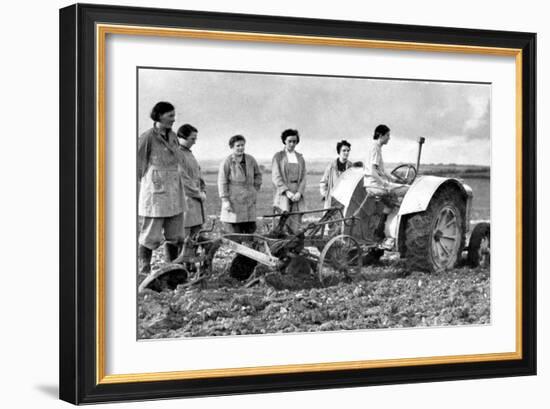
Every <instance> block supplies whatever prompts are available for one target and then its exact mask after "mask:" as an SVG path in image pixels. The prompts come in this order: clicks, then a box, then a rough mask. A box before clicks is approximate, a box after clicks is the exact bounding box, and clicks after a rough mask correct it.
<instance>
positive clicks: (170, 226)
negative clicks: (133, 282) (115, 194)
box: [137, 102, 389, 274]
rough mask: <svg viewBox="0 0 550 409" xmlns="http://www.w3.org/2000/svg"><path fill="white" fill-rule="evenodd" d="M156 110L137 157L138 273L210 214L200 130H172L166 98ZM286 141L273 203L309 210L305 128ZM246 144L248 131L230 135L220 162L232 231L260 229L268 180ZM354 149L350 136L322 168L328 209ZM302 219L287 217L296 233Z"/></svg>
mask: <svg viewBox="0 0 550 409" xmlns="http://www.w3.org/2000/svg"><path fill="white" fill-rule="evenodd" d="M150 116H151V119H152V120H153V127H152V128H151V129H149V130H148V131H146V132H145V133H144V134H143V135H141V136H140V138H139V140H138V155H137V159H138V181H139V205H138V214H139V216H140V232H139V247H138V261H139V271H140V274H148V273H149V272H150V262H151V255H152V251H153V250H154V249H156V248H157V247H159V246H160V245H161V244H162V242H165V243H166V247H165V254H166V256H165V257H166V259H167V261H171V260H173V259H174V258H175V257H176V256H177V253H178V249H179V247H180V246H181V243H183V241H184V239H185V237H186V236H187V235H189V234H194V233H196V232H197V231H199V230H200V227H201V225H202V224H203V223H204V220H205V218H204V203H205V201H206V194H205V184H204V182H203V181H202V178H201V173H200V166H199V164H198V162H197V160H196V159H195V157H194V155H193V153H192V152H191V147H192V146H193V145H194V144H195V142H196V140H197V132H198V131H197V129H196V128H195V127H193V126H192V125H189V124H185V125H183V126H182V127H180V128H179V129H178V132H177V134H176V133H174V132H173V131H172V125H173V124H174V122H175V109H174V106H173V105H172V104H170V103H168V102H159V103H157V104H156V105H155V106H154V107H153V109H152V111H151V115H150ZM388 135H389V128H388ZM281 142H282V143H283V145H284V148H283V149H282V150H281V151H279V152H277V153H276V154H275V155H274V156H273V160H272V168H271V176H272V182H273V190H274V193H273V195H274V196H273V207H274V210H275V211H277V212H285V211H287V212H301V211H303V210H305V190H306V162H305V160H304V157H303V156H302V154H300V153H299V152H296V145H298V144H299V142H300V134H299V132H298V131H297V130H295V129H287V130H285V131H283V132H282V134H281ZM245 146H246V139H245V138H244V136H242V135H235V136H232V137H231V138H230V139H229V148H230V149H231V154H230V155H229V156H227V157H226V158H225V159H224V160H223V162H222V163H221V164H220V168H219V172H218V192H219V196H220V198H221V215H220V220H221V221H222V222H224V227H225V230H226V231H227V232H231V233H253V232H254V231H255V230H256V198H257V193H258V191H259V190H260V188H261V186H262V173H261V171H260V167H259V166H258V163H257V162H256V160H255V159H254V157H253V156H251V155H249V154H247V153H245ZM350 149H351V144H350V143H349V142H347V141H345V140H343V141H340V142H338V144H337V145H336V150H337V152H338V157H337V158H336V160H334V161H333V162H331V163H330V164H329V165H328V166H327V168H326V170H325V172H324V174H323V177H322V179H321V182H320V193H321V197H322V200H324V202H325V207H330V206H331V199H330V198H331V190H332V188H333V187H334V186H335V184H336V182H337V180H338V178H339V177H340V175H341V173H343V172H344V171H345V170H347V169H348V168H350V167H351V166H352V163H351V162H350V161H349V160H348V156H349V153H350ZM379 159H381V158H377V165H378V164H380V160H379ZM300 223H301V218H300V215H293V216H291V217H289V218H288V220H287V226H288V228H289V229H290V231H296V230H297V229H299V226H300Z"/></svg>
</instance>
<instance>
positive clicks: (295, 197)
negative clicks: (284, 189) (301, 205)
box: [293, 192, 302, 202]
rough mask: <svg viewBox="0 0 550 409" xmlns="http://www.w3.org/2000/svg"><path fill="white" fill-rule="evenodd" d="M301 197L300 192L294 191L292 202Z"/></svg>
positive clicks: (297, 200)
mask: <svg viewBox="0 0 550 409" xmlns="http://www.w3.org/2000/svg"><path fill="white" fill-rule="evenodd" d="M301 198H302V194H301V193H300V192H296V193H294V199H293V201H294V202H299V201H300V199H301Z"/></svg>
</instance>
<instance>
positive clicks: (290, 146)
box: [271, 129, 306, 233]
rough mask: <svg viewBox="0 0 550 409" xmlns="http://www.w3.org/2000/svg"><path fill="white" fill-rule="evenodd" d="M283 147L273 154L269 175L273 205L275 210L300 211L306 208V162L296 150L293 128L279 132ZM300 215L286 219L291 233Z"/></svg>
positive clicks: (296, 142) (296, 136)
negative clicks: (272, 192) (272, 189)
mask: <svg viewBox="0 0 550 409" xmlns="http://www.w3.org/2000/svg"><path fill="white" fill-rule="evenodd" d="M281 140H282V142H283V144H284V145H285V148H284V149H283V150H282V151H280V152H277V153H276V154H275V156H273V161H272V168H271V177H272V180H273V187H274V190H275V192H274V198H273V207H274V210H275V211H276V212H285V211H287V212H302V211H305V210H306V201H305V197H304V194H305V191H306V162H305V161H304V157H303V156H302V154H301V153H298V152H296V150H295V148H296V145H297V144H298V143H299V142H300V135H299V133H298V131H297V130H295V129H287V130H285V131H283V133H282V134H281ZM301 222H302V216H301V215H293V216H290V217H289V218H288V219H287V227H288V228H289V230H290V231H291V232H292V233H295V232H297V231H298V230H299V229H300V226H301Z"/></svg>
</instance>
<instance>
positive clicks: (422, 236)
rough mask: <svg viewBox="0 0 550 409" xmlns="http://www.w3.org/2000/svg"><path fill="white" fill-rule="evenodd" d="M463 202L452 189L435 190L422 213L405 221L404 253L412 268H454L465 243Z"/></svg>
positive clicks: (440, 269) (431, 270)
mask: <svg viewBox="0 0 550 409" xmlns="http://www.w3.org/2000/svg"><path fill="white" fill-rule="evenodd" d="M464 214H465V203H464V200H463V198H462V197H461V194H460V193H459V192H458V191H457V190H455V189H449V188H447V189H443V190H441V191H439V192H436V194H435V195H434V197H432V200H431V201H430V204H429V205H428V208H427V209H426V210H425V211H424V212H420V213H416V214H413V215H412V216H410V217H409V218H408V220H407V222H406V231H405V243H406V254H407V258H408V259H409V260H410V265H411V267H412V268H415V269H418V270H422V271H430V272H437V271H443V270H447V269H449V268H453V267H454V266H455V265H456V264H457V262H458V261H459V258H460V255H461V251H462V248H463V246H464Z"/></svg>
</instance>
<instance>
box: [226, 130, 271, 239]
mask: <svg viewBox="0 0 550 409" xmlns="http://www.w3.org/2000/svg"><path fill="white" fill-rule="evenodd" d="M245 144H246V139H245V138H244V136H242V135H235V136H232V137H231V138H230V139H229V147H230V148H231V150H232V151H233V152H232V153H231V155H229V156H228V157H227V158H226V159H225V160H224V161H223V162H222V163H221V165H220V170H219V172H218V191H219V195H220V198H221V200H222V210H221V216H220V220H221V221H222V222H224V224H225V229H226V231H227V232H229V233H254V232H255V231H256V194H257V192H258V191H259V190H260V187H261V185H262V173H261V172H260V168H259V166H258V163H257V162H256V159H254V157H252V156H251V155H248V154H246V153H244V148H245Z"/></svg>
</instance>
